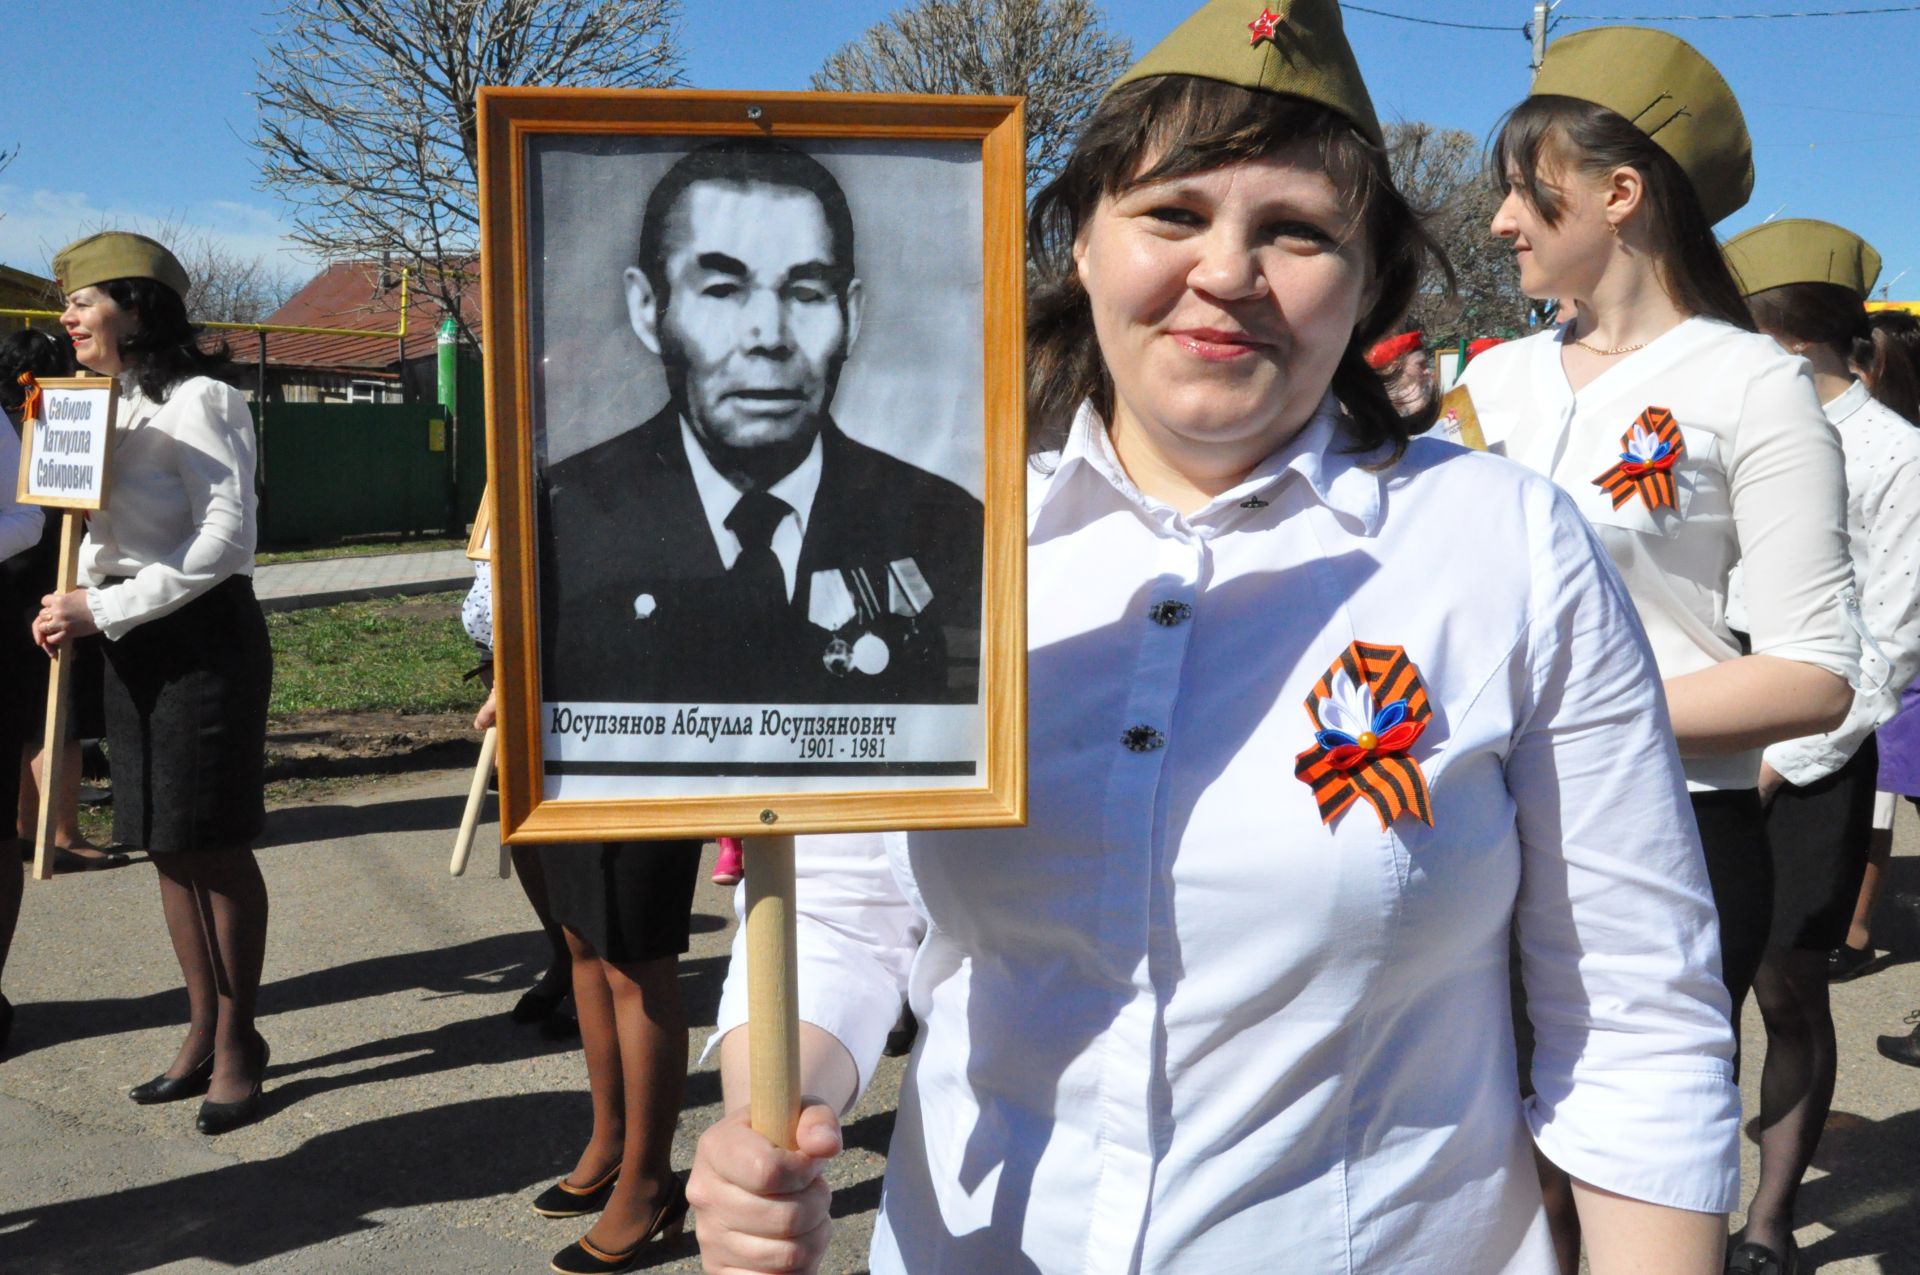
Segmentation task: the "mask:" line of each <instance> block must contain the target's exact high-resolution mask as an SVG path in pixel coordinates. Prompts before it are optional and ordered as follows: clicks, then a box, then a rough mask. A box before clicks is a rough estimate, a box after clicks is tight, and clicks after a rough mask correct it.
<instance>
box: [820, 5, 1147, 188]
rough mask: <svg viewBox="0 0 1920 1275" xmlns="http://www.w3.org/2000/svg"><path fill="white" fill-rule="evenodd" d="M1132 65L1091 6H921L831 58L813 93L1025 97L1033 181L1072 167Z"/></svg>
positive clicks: (1128, 51)
mask: <svg viewBox="0 0 1920 1275" xmlns="http://www.w3.org/2000/svg"><path fill="white" fill-rule="evenodd" d="M1132 61H1133V45H1132V43H1131V42H1130V41H1129V40H1128V39H1127V38H1126V37H1125V36H1121V35H1116V34H1113V33H1112V32H1110V31H1108V30H1107V28H1106V19H1105V15H1104V14H1102V13H1101V11H1100V8H1099V6H1098V5H1096V4H1094V3H1092V0H918V3H915V4H913V5H911V6H909V7H908V8H904V9H901V10H899V11H898V12H896V13H894V14H892V15H891V16H890V17H888V18H887V19H886V20H885V21H884V22H881V23H878V24H876V25H875V26H873V27H870V28H869V29H868V30H867V33H866V34H865V35H863V36H861V37H860V39H859V40H857V41H855V42H854V43H852V44H847V45H843V46H842V47H841V48H840V49H838V50H837V51H835V52H834V53H833V54H832V55H831V56H829V57H828V58H827V60H826V62H825V63H824V64H822V66H821V67H820V70H819V71H818V72H817V73H815V75H814V77H813V87H814V88H816V89H822V90H838V91H841V92H850V93H979V94H1005V95H1017V94H1025V95H1026V98H1027V181H1028V185H1029V186H1030V187H1038V186H1040V185H1042V184H1044V183H1045V182H1046V181H1047V180H1048V179H1049V178H1051V177H1052V176H1053V175H1054V174H1055V173H1057V172H1058V171H1059V169H1060V166H1061V165H1062V164H1063V163H1065V162H1066V157H1067V152H1068V149H1069V148H1070V147H1071V146H1072V143H1073V135H1074V133H1075V132H1076V131H1077V130H1078V129H1079V127H1080V121H1081V120H1082V119H1084V118H1085V117H1086V115H1087V113H1088V112H1090V111H1091V110H1092V109H1093V108H1094V106H1095V105H1096V104H1097V103H1098V102H1099V101H1100V97H1101V95H1102V94H1103V93H1105V92H1106V91H1107V88H1108V87H1109V86H1110V85H1111V84H1112V83H1113V82H1114V80H1116V79H1117V78H1119V76H1120V74H1121V72H1123V71H1125V70H1126V69H1127V67H1128V65H1129V64H1130V63H1131V62H1132Z"/></svg>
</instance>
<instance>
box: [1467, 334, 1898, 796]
mask: <svg viewBox="0 0 1920 1275" xmlns="http://www.w3.org/2000/svg"><path fill="white" fill-rule="evenodd" d="M1566 332H1567V329H1566V328H1564V327H1562V328H1557V329H1554V330H1553V331H1550V332H1542V333H1539V334H1537V335H1535V336H1531V337H1528V338H1526V339H1525V340H1521V341H1512V342H1508V343H1507V344H1505V345H1500V346H1495V347H1494V348H1493V349H1491V350H1488V351H1487V352H1486V353H1484V354H1482V355H1480V356H1479V357H1478V358H1476V359H1475V360H1474V361H1473V362H1472V363H1470V364H1468V365H1467V371H1466V376H1465V378H1464V379H1465V382H1466V385H1467V387H1468V390H1469V392H1470V393H1471V394H1472V395H1473V406H1474V410H1475V411H1476V412H1477V413H1478V414H1479V417H1480V428H1481V431H1482V432H1483V433H1484V434H1485V435H1486V439H1487V445H1488V447H1489V448H1490V449H1492V450H1494V451H1496V452H1499V453H1501V454H1503V455H1506V456H1509V457H1511V458H1513V459H1514V460H1517V461H1519V462H1520V463H1521V464H1523V465H1525V466H1527V467H1528V468H1529V469H1532V470H1535V471H1537V472H1539V473H1542V474H1546V475H1547V476H1549V477H1550V478H1552V479H1553V480H1554V482H1556V483H1558V484H1559V485H1560V486H1561V487H1562V488H1563V489H1564V490H1565V491H1566V492H1567V493H1568V494H1569V495H1571V496H1572V497H1573V502H1574V504H1575V505H1576V506H1578V507H1579V509H1580V512H1581V513H1583V514H1585V515H1586V517H1587V521H1588V522H1590V523H1592V524H1593V526H1594V528H1595V530H1596V531H1598V532H1599V534H1600V541H1601V543H1602V544H1604V545H1605V546H1606V548H1607V553H1608V554H1609V555H1610V556H1611V557H1612V558H1613V563H1614V565H1615V566H1616V567H1618V568H1619V570H1620V575H1621V578H1622V579H1624V580H1625V581H1626V584H1627V591H1628V592H1629V593H1630V594H1632V596H1633V602H1634V606H1635V607H1636V608H1638V610H1639V613H1640V620H1641V622H1642V623H1643V624H1644V625H1645V626H1646V630H1647V637H1648V639H1649V640H1650V641H1651V642H1652V644H1653V653H1654V658H1655V659H1656V660H1657V661H1658V662H1659V666H1660V675H1661V676H1662V677H1663V678H1673V677H1679V676H1681V675H1682V674H1685V673H1697V672H1699V671H1700V670H1702V669H1706V668H1710V667H1712V666H1713V665H1715V664H1718V663H1721V662H1723V661H1725V660H1730V659H1733V658H1735V657H1736V656H1738V655H1739V654H1740V653H1741V651H1740V647H1739V645H1738V644H1737V643H1736V641H1735V639H1734V637H1733V633H1732V630H1731V629H1730V627H1729V626H1728V624H1727V580H1728V576H1729V574H1730V573H1731V572H1732V570H1733V567H1734V564H1735V563H1736V562H1741V561H1742V560H1743V559H1744V562H1745V568H1744V572H1745V576H1746V609H1747V620H1748V623H1749V624H1750V626H1751V627H1750V628H1749V629H1748V633H1749V634H1750V635H1751V638H1752V644H1753V651H1754V653H1755V654H1757V655H1772V656H1778V657H1779V658H1781V659H1788V660H1797V661H1800V662H1802V663H1806V664H1812V665H1815V666H1817V667H1819V668H1824V669H1827V670H1829V671H1830V672H1833V673H1835V674H1837V675H1839V676H1841V677H1844V678H1847V679H1848V680H1849V681H1852V680H1853V679H1854V677H1855V674H1856V673H1857V672H1858V660H1859V648H1860V642H1859V639H1858V638H1857V637H1856V636H1855V634H1854V631H1853V629H1852V627H1851V626H1850V625H1849V624H1848V622H1847V616H1846V608H1847V606H1848V604H1849V599H1850V598H1851V592H1852V588H1853V564H1852V561H1851V560H1850V559H1849V557H1848V556H1847V539H1846V535H1847V516H1846V500H1847V490H1846V473H1845V468H1844V463H1843V461H1842V457H1841V452H1840V440H1839V438H1838V437H1837V436H1836V435H1835V434H1834V432H1833V427H1832V426H1831V425H1829V424H1828V423H1827V418H1826V416H1825V415H1824V414H1822V412H1821V410H1820V400H1819V398H1818V396H1817V395H1815V393H1814V390H1813V377H1812V375H1811V373H1810V372H1809V370H1808V367H1807V363H1806V360H1804V359H1800V358H1796V357H1794V356H1793V355H1790V354H1788V353H1786V352H1785V351H1784V350H1782V349H1781V348H1780V347H1779V346H1778V345H1776V344H1774V342H1773V341H1772V339H1771V338H1768V337H1764V336H1760V335H1757V334H1755V333H1752V332H1743V331H1741V330H1740V329H1738V328H1736V327H1733V326H1732V325H1731V324H1727V323H1722V322H1720V321H1719V320H1716V319H1706V318H1692V319H1688V320H1686V321H1685V322H1683V323H1681V324H1680V325H1678V326H1677V327H1675V328H1673V329H1672V330H1671V331H1669V332H1667V333H1666V334H1664V335H1663V336H1661V337H1659V338H1658V339H1657V340H1655V341H1653V342H1651V343H1649V344H1648V345H1647V347H1646V348H1645V349H1643V350H1640V351H1638V352H1636V353H1634V354H1629V355H1627V356H1626V357H1624V358H1622V359H1621V360H1620V361H1619V362H1617V363H1615V364H1614V365H1613V366H1612V367H1610V368H1609V369H1607V371H1605V372H1603V373H1601V374H1600V375H1599V376H1597V377H1595V378H1594V379H1593V380H1592V381H1590V382H1588V384H1587V385H1586V386H1585V387H1584V388H1582V389H1581V390H1580V392H1579V393H1578V394H1575V393H1574V391H1573V389H1572V387H1571V386H1570V385H1569V384H1568V383H1567V376H1566V372H1565V371H1564V370H1563V368H1562V367H1561V363H1560V353H1561V348H1562V342H1563V340H1564V339H1565V336H1566ZM1650 408H1652V409H1660V408H1664V409H1666V411H1668V412H1670V413H1672V415H1673V419H1674V422H1675V424H1676V425H1677V426H1678V431H1679V434H1680V436H1681V438H1682V439H1683V440H1684V443H1685V453H1684V456H1683V457H1682V459H1681V460H1680V461H1679V463H1678V464H1677V465H1676V466H1675V468H1674V469H1673V470H1672V476H1673V478H1674V488H1675V497H1674V503H1673V505H1672V506H1671V507H1668V508H1662V509H1659V510H1657V511H1656V510H1653V509H1650V508H1649V507H1648V503H1647V502H1646V501H1645V500H1644V499H1642V498H1640V497H1637V496H1635V497H1631V498H1629V499H1627V500H1626V501H1625V502H1624V503H1622V504H1620V505H1619V506H1618V507H1617V508H1616V507H1615V505H1614V502H1613V499H1612V498H1611V497H1610V496H1609V495H1608V493H1607V491H1606V490H1605V489H1604V488H1602V487H1601V486H1600V485H1598V483H1597V481H1596V480H1598V479H1599V478H1600V477H1601V476H1602V475H1603V474H1605V473H1606V472H1607V471H1608V470H1609V469H1610V468H1611V467H1612V466H1613V465H1614V464H1615V463H1616V462H1617V461H1619V460H1620V458H1621V453H1622V452H1623V451H1624V450H1626V449H1625V447H1624V445H1623V441H1622V440H1623V438H1624V437H1625V436H1626V435H1627V434H1628V433H1629V431H1631V430H1632V428H1633V426H1634V424H1635V423H1636V421H1638V420H1640V419H1642V414H1643V413H1646V412H1647V411H1648V410H1649V409H1650ZM1686 772H1687V779H1688V783H1689V786H1690V787H1692V788H1694V789H1696V790H1700V789H1738V788H1752V787H1754V786H1755V785H1756V784H1757V783H1758V782H1759V775H1760V751H1759V750H1758V749H1754V750H1752V751H1750V752H1742V753H1735V754H1730V755H1725V756H1719V757H1690V758H1688V759H1687V761H1686Z"/></svg>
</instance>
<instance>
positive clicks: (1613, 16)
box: [1347, 4, 1920, 22]
mask: <svg viewBox="0 0 1920 1275" xmlns="http://www.w3.org/2000/svg"><path fill="white" fill-rule="evenodd" d="M1347 7H1348V8H1353V7H1354V6H1352V5H1348V6H1347ZM1893 13H1920V4H1893V5H1881V6H1879V7H1878V8H1873V9H1797V10H1794V11H1792V12H1789V13H1601V14H1567V15H1565V16H1564V17H1562V18H1561V19H1560V20H1561V21H1562V22H1750V21H1755V20H1758V19H1766V18H1869V17H1879V16H1884V15H1886V14H1893Z"/></svg>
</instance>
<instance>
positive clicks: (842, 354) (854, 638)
mask: <svg viewBox="0 0 1920 1275" xmlns="http://www.w3.org/2000/svg"><path fill="white" fill-rule="evenodd" d="M479 123H480V175H481V221H482V241H481V242H482V260H483V262H484V274H485V289H486V290H485V343H486V363H487V416H488V420H489V421H490V422H491V423H492V430H491V435H490V447H491V449H492V450H491V454H490V463H491V469H490V480H491V495H492V497H493V499H492V501H491V502H490V503H491V504H492V506H493V508H492V514H491V516H492V536H491V548H492V552H493V562H494V571H495V587H496V589H497V593H496V595H495V616H494V633H495V643H496V646H495V668H496V676H497V685H498V690H499V695H500V701H499V703H500V712H501V732H502V733H501V740H502V750H501V768H500V770H501V773H500V780H501V783H500V787H501V825H502V833H503V835H505V836H508V837H510V838H512V839H514V840H516V841H523V842H535V841H577V840H603V839H604V840H619V839H633V838H653V837H675V836H707V835H716V834H733V835H753V834H756V833H796V832H817V831H828V830H839V831H845V830H857V829H883V828H924V827H977V826H988V825H997V824H1014V823H1019V822H1021V821H1023V820H1024V818H1025V808H1026V790H1025V756H1024V748H1025V734H1026V720H1025V714H1026V684H1025V677H1026V631H1025V630H1026V616H1025V544H1026V511H1025V489H1026V473H1025V470H1026V456H1025V443H1024V423H1023V401H1024V389H1023V326H1024V314H1023V287H1024V278H1023V272H1024V268H1025V267H1024V262H1025V253H1024V244H1023V239H1024V224H1023V222H1024V193H1025V191H1024V173H1023V169H1022V159H1023V153H1024V151H1023V140H1022V119H1021V110H1020V102H1019V99H1016V98H946V97H895V96H881V95H840V94H812V93H717V92H695V91H633V90H567V89H486V90H483V91H482V94H481V98H480V118H479Z"/></svg>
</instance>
